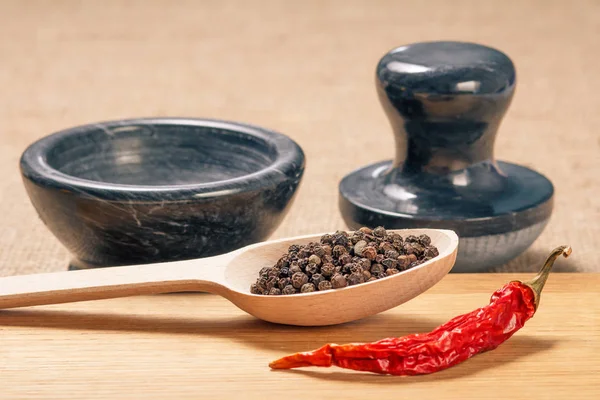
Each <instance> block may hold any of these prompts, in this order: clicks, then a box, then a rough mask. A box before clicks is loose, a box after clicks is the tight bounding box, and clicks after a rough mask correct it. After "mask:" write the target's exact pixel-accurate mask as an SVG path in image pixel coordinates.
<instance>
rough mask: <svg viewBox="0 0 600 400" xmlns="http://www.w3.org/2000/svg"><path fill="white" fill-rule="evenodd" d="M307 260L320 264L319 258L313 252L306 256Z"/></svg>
mask: <svg viewBox="0 0 600 400" xmlns="http://www.w3.org/2000/svg"><path fill="white" fill-rule="evenodd" d="M308 262H310V263H312V264H315V265H321V259H320V258H319V256H318V255H316V254H313V255H312V256H310V257H308Z"/></svg>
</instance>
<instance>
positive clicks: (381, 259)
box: [375, 254, 385, 264]
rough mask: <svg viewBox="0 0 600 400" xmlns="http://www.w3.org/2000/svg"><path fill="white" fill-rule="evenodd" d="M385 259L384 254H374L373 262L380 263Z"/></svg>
mask: <svg viewBox="0 0 600 400" xmlns="http://www.w3.org/2000/svg"><path fill="white" fill-rule="evenodd" d="M383 260H385V256H384V255H383V254H377V255H376V256H375V262H376V263H378V264H381V262H382V261H383Z"/></svg>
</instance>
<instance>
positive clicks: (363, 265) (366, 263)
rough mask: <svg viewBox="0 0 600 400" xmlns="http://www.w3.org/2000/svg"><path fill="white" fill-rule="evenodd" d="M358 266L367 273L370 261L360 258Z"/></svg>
mask: <svg viewBox="0 0 600 400" xmlns="http://www.w3.org/2000/svg"><path fill="white" fill-rule="evenodd" d="M358 265H360V267H361V268H362V269H364V270H366V271H368V270H369V269H370V268H371V261H369V259H367V258H361V259H359V260H358Z"/></svg>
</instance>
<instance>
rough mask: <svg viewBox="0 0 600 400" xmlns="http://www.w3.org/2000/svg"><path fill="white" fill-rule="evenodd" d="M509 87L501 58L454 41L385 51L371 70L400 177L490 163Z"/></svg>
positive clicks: (506, 63)
mask: <svg viewBox="0 0 600 400" xmlns="http://www.w3.org/2000/svg"><path fill="white" fill-rule="evenodd" d="M514 89H515V69H514V66H513V63H512V61H511V60H510V59H509V58H508V57H507V56H506V55H504V54H503V53H501V52H499V51H497V50H494V49H491V48H489V47H485V46H481V45H477V44H471V43H457V42H433V43H419V44H415V45H412V46H403V47H399V48H396V49H394V50H393V51H390V52H389V53H388V54H386V55H385V56H384V57H383V58H382V59H381V61H380V62H379V64H378V65H377V91H378V94H379V98H380V101H381V104H382V106H383V108H384V110H385V112H386V114H387V116H388V118H389V120H390V123H391V125H392V128H393V130H394V135H395V139H396V158H395V161H394V167H395V168H400V169H401V170H402V171H403V173H406V174H410V173H419V172H422V171H427V172H431V173H439V174H443V173H448V172H451V171H457V170H462V169H464V168H467V167H469V166H471V165H473V164H475V163H479V162H483V161H492V160H493V145H494V138H495V136H496V131H497V129H498V125H499V124H500V122H501V120H502V117H503V116H504V113H505V112H506V109H507V108H508V106H509V104H510V102H511V99H512V96H513V93H514Z"/></svg>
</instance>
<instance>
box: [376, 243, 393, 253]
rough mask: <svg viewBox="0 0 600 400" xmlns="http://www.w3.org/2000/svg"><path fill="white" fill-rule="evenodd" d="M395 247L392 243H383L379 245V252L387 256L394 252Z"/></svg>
mask: <svg viewBox="0 0 600 400" xmlns="http://www.w3.org/2000/svg"><path fill="white" fill-rule="evenodd" d="M393 250H395V249H394V246H392V245H391V244H390V243H388V242H381V244H380V245H379V252H380V253H382V254H385V253H386V252H388V251H393Z"/></svg>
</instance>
